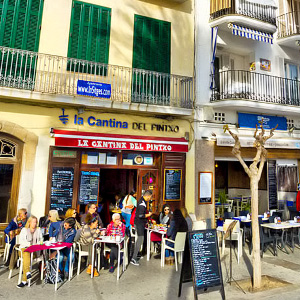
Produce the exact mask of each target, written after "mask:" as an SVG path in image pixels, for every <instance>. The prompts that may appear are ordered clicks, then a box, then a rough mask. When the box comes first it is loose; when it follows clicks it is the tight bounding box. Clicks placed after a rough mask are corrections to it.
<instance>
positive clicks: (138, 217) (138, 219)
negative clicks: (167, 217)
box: [131, 190, 152, 266]
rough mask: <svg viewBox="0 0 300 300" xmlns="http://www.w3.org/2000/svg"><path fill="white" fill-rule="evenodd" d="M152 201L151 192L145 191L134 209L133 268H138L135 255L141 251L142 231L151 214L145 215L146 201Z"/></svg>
mask: <svg viewBox="0 0 300 300" xmlns="http://www.w3.org/2000/svg"><path fill="white" fill-rule="evenodd" d="M151 199H152V191H150V190H147V191H146V192H145V193H144V195H143V196H142V198H141V199H140V200H139V202H138V203H137V207H136V213H135V219H134V227H135V230H136V231H137V240H136V243H135V248H134V252H133V257H132V259H131V263H132V264H133V265H135V266H139V265H140V263H139V261H138V260H137V255H138V252H139V250H140V249H141V246H142V244H143V242H144V231H145V225H146V224H147V218H149V217H150V216H151V215H152V213H151V212H149V213H147V203H146V202H147V201H150V200H151Z"/></svg>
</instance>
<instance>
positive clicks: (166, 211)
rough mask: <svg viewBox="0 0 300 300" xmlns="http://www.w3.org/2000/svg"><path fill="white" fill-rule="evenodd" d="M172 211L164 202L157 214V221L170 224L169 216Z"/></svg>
mask: <svg viewBox="0 0 300 300" xmlns="http://www.w3.org/2000/svg"><path fill="white" fill-rule="evenodd" d="M171 215H172V212H171V208H170V206H169V204H164V205H163V207H162V211H161V212H160V214H159V218H158V219H159V223H160V224H164V225H170V218H171Z"/></svg>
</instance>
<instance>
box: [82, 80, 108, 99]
mask: <svg viewBox="0 0 300 300" xmlns="http://www.w3.org/2000/svg"><path fill="white" fill-rule="evenodd" d="M77 94H78V95H82V96H90V97H98V98H108V99H109V98H110V97H111V85H110V84H107V83H100V82H93V81H85V80H78V82H77Z"/></svg>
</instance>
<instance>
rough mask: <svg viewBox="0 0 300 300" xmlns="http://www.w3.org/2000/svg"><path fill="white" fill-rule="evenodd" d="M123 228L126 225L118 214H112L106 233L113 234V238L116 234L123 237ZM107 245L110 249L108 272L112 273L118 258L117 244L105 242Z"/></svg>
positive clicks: (124, 228)
mask: <svg viewBox="0 0 300 300" xmlns="http://www.w3.org/2000/svg"><path fill="white" fill-rule="evenodd" d="M125 230H126V226H125V224H124V223H122V221H121V216H120V214H113V215H112V221H111V222H110V223H109V224H108V226H107V228H106V235H107V236H113V237H114V238H116V237H117V236H119V237H120V238H123V237H124V236H125ZM107 246H108V247H109V248H110V249H111V250H110V258H109V260H110V265H109V272H110V273H113V272H114V270H115V266H114V265H115V260H117V259H118V246H117V244H107Z"/></svg>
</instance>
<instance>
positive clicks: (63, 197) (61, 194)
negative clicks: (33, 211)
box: [50, 167, 74, 213]
mask: <svg viewBox="0 0 300 300" xmlns="http://www.w3.org/2000/svg"><path fill="white" fill-rule="evenodd" d="M73 181H74V168H72V167H53V169H52V184H51V195H50V209H56V210H58V211H61V212H63V213H65V212H66V211H67V210H68V209H69V208H71V207H72V200H73Z"/></svg>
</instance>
